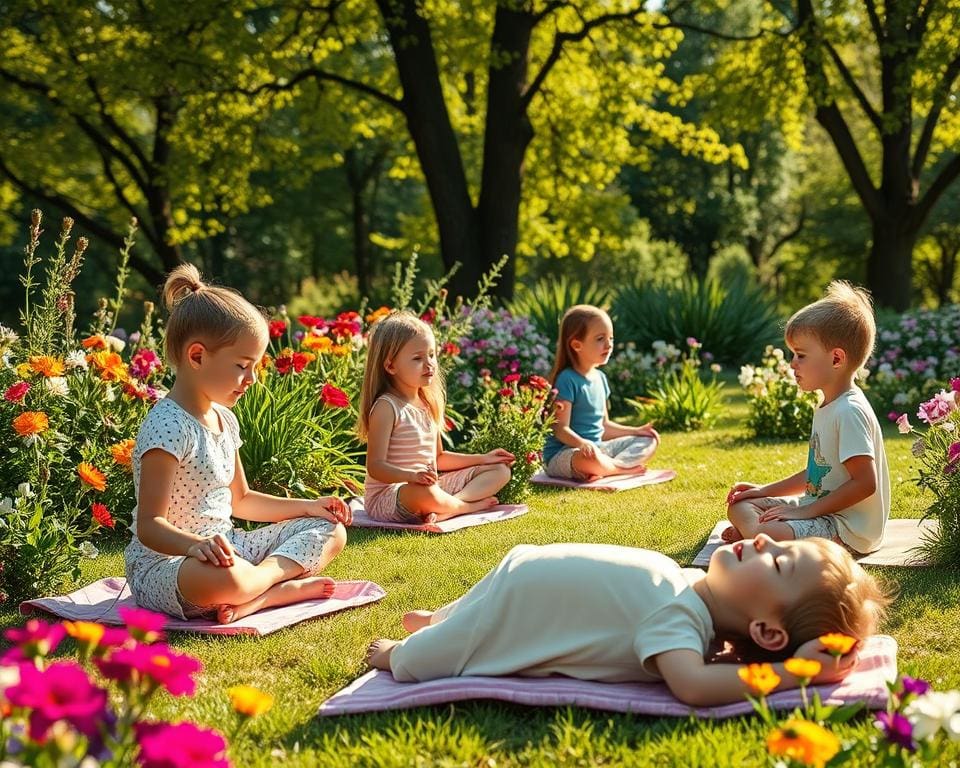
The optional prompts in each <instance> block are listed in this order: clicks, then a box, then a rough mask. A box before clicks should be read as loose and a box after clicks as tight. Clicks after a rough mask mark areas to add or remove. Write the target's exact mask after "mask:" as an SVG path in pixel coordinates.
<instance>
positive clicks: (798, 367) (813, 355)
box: [786, 333, 842, 392]
mask: <svg viewBox="0 0 960 768" xmlns="http://www.w3.org/2000/svg"><path fill="white" fill-rule="evenodd" d="M786 342H787V346H788V347H789V348H790V351H791V352H792V353H793V359H792V360H791V361H790V367H791V368H792V369H793V373H794V376H795V377H796V379H797V385H798V386H799V387H800V389H802V390H803V391H804V392H812V391H813V390H815V389H823V388H824V386H829V385H830V384H831V383H833V381H834V380H835V379H836V378H837V376H838V374H839V372H840V371H841V368H842V361H838V360H837V356H836V354H835V352H836V351H835V350H829V349H827V348H826V347H824V346H823V344H822V343H820V341H819V340H818V339H817V338H816V337H814V336H812V335H811V334H808V333H798V334H795V335H794V336H793V337H791V338H789V339H787V340H786Z"/></svg>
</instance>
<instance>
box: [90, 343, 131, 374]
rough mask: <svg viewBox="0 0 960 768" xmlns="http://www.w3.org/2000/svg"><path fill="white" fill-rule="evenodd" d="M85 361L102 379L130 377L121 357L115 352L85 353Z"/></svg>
mask: <svg viewBox="0 0 960 768" xmlns="http://www.w3.org/2000/svg"><path fill="white" fill-rule="evenodd" d="M87 362H88V363H90V365H92V366H93V367H94V368H96V369H97V370H98V371H99V372H100V379H101V380H102V381H127V379H129V378H130V374H129V373H128V371H127V366H126V365H124V363H123V358H121V357H120V355H118V354H117V353H116V352H109V351H107V350H102V351H99V352H93V353H91V354H89V355H87Z"/></svg>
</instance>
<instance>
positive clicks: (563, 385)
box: [554, 368, 578, 403]
mask: <svg viewBox="0 0 960 768" xmlns="http://www.w3.org/2000/svg"><path fill="white" fill-rule="evenodd" d="M554 386H555V387H556V388H557V400H567V401H568V402H571V403H572V402H574V401H575V400H576V399H577V390H578V387H577V382H576V380H575V379H574V378H573V375H572V374H571V372H570V370H569V369H568V368H564V369H563V370H562V371H560V373H558V374H557V380H556V381H555V382H554Z"/></svg>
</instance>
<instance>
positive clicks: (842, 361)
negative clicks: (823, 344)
mask: <svg viewBox="0 0 960 768" xmlns="http://www.w3.org/2000/svg"><path fill="white" fill-rule="evenodd" d="M830 357H831V359H830V362H832V363H833V367H834V368H843V366H845V365H846V364H847V353H846V351H845V350H843V349H840V347H836V348H834V349H831V350H830Z"/></svg>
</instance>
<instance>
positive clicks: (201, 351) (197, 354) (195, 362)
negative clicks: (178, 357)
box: [187, 341, 207, 370]
mask: <svg viewBox="0 0 960 768" xmlns="http://www.w3.org/2000/svg"><path fill="white" fill-rule="evenodd" d="M206 352H207V348H206V347H204V346H203V344H201V343H200V342H199V341H195V342H193V344H191V345H190V346H188V347H187V364H188V365H189V366H190V367H191V368H193V369H194V370H196V369H198V368H199V367H200V366H201V364H202V363H203V356H204V355H205V354H206Z"/></svg>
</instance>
